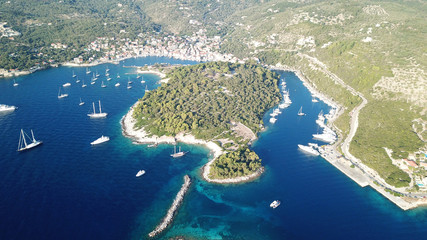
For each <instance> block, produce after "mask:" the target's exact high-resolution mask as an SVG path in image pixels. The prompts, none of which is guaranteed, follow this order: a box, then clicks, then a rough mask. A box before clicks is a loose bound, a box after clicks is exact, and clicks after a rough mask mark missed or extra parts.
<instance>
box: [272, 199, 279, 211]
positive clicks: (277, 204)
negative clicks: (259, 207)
mask: <svg viewBox="0 0 427 240" xmlns="http://www.w3.org/2000/svg"><path fill="white" fill-rule="evenodd" d="M279 205H280V201H279V200H274V201H273V202H272V203H270V207H271V208H273V209H274V208H277V207H278V206H279Z"/></svg>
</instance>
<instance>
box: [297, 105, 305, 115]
mask: <svg viewBox="0 0 427 240" xmlns="http://www.w3.org/2000/svg"><path fill="white" fill-rule="evenodd" d="M304 115H305V113H303V112H302V106H301V108H300V109H299V111H298V116H304Z"/></svg>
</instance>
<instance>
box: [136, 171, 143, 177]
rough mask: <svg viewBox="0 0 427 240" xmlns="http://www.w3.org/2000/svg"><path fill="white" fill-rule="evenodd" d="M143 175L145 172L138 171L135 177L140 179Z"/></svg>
mask: <svg viewBox="0 0 427 240" xmlns="http://www.w3.org/2000/svg"><path fill="white" fill-rule="evenodd" d="M144 174H145V170H139V171H138V172H137V173H136V177H141V176H142V175H144Z"/></svg>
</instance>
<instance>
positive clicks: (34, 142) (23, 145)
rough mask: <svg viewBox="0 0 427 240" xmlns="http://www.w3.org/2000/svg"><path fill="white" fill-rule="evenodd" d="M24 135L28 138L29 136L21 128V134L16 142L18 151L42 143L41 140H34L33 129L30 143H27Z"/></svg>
mask: <svg viewBox="0 0 427 240" xmlns="http://www.w3.org/2000/svg"><path fill="white" fill-rule="evenodd" d="M25 136H27V137H28V138H30V137H29V136H28V135H27V134H26V133H25V132H24V130H22V129H21V134H20V135H19V143H18V151H19V152H20V151H24V150H27V149H30V148H33V147H37V146H38V145H40V144H42V143H43V142H42V141H39V140H36V139H35V138H34V133H33V130H31V136H32V139H31V138H30V139H31V143H29V144H27V141H26V140H25Z"/></svg>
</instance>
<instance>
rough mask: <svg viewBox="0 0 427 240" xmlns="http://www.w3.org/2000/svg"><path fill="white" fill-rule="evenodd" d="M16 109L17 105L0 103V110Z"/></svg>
mask: <svg viewBox="0 0 427 240" xmlns="http://www.w3.org/2000/svg"><path fill="white" fill-rule="evenodd" d="M15 109H17V107H15V106H9V105H6V104H0V112H7V111H15Z"/></svg>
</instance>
